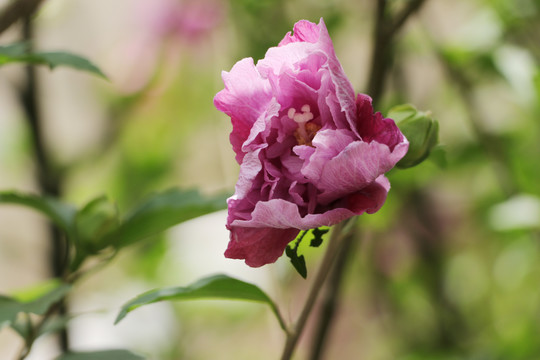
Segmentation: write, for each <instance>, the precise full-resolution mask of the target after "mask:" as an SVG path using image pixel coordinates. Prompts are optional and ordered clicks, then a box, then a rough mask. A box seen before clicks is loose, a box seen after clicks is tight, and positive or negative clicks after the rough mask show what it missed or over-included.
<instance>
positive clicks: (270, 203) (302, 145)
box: [214, 19, 408, 267]
mask: <svg viewBox="0 0 540 360" xmlns="http://www.w3.org/2000/svg"><path fill="white" fill-rule="evenodd" d="M222 76H223V81H224V83H225V89H224V90H222V91H220V92H219V93H218V94H217V95H216V97H215V99H214V104H215V106H216V107H217V108H218V109H219V110H221V111H223V112H225V113H226V114H227V115H229V116H230V117H231V121H232V125H233V130H232V133H231V135H230V140H231V143H232V146H233V149H234V151H235V152H236V160H237V161H238V163H240V175H239V179H238V183H237V184H236V193H235V194H234V195H233V196H232V197H231V198H229V199H228V208H229V216H228V219H227V228H228V229H229V230H230V242H229V246H228V248H227V250H226V252H225V256H226V257H229V258H233V259H245V261H246V264H248V265H249V266H253V267H258V266H262V265H265V264H268V263H272V262H274V261H276V260H277V259H278V258H279V257H280V256H281V255H282V254H283V251H284V249H285V247H286V246H287V244H288V243H289V242H290V241H292V240H294V239H295V237H296V236H297V235H298V233H299V231H300V230H305V229H312V228H316V227H319V226H323V225H324V226H330V225H334V224H336V223H338V222H340V221H342V220H345V219H347V218H350V217H352V216H354V215H359V214H362V213H364V212H367V213H374V212H376V211H377V210H379V208H380V207H381V206H382V205H383V203H384V201H385V200H386V196H387V193H388V190H389V189H390V183H389V181H388V180H387V178H386V177H385V176H384V173H386V172H387V171H389V170H390V169H391V168H392V167H393V166H394V165H395V164H396V163H397V162H398V161H399V160H400V159H401V158H402V157H403V156H404V155H405V154H406V152H407V149H408V142H407V139H405V137H404V136H403V134H402V133H401V132H400V131H399V129H398V128H397V126H396V125H395V123H394V121H393V120H391V119H385V118H383V116H382V115H381V114H380V113H376V114H374V113H373V108H372V105H371V98H370V97H369V96H367V95H362V94H359V95H358V96H356V97H355V94H354V90H353V88H352V85H351V83H350V82H349V80H348V79H347V77H346V76H345V74H344V72H343V69H342V67H341V64H340V63H339V61H338V59H337V57H336V55H335V53H334V47H333V44H332V41H331V39H330V36H329V35H328V31H327V29H326V26H325V24H324V22H323V20H322V19H321V20H320V22H319V24H318V25H317V24H314V23H311V22H309V21H305V20H302V21H299V22H298V23H296V24H295V26H294V32H293V34H291V33H288V34H287V35H285V37H284V38H283V40H282V41H281V42H280V43H279V45H278V46H277V47H273V48H270V49H269V50H268V52H267V53H266V56H265V58H264V59H262V60H260V61H259V62H258V63H257V65H256V66H255V65H254V63H253V59H251V58H246V59H243V60H241V61H239V62H238V63H236V64H235V65H234V67H233V68H232V70H231V71H230V72H223V74H222Z"/></svg>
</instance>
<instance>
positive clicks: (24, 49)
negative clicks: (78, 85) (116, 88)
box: [0, 43, 107, 79]
mask: <svg viewBox="0 0 540 360" xmlns="http://www.w3.org/2000/svg"><path fill="white" fill-rule="evenodd" d="M14 62H22V63H26V64H36V65H46V66H48V67H49V68H51V70H52V69H54V68H56V67H58V66H67V67H71V68H73V69H76V70H81V71H86V72H89V73H92V74H94V75H97V76H99V77H101V78H104V79H107V77H106V76H105V74H104V73H103V72H102V71H101V70H100V69H99V68H98V67H97V66H96V65H94V64H92V63H91V62H90V61H89V60H88V59H85V58H84V57H81V56H79V55H75V54H72V53H68V52H63V51H54V52H31V51H30V48H29V45H28V43H15V44H10V45H6V46H0V66H1V65H5V64H9V63H14Z"/></svg>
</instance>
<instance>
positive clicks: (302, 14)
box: [0, 0, 540, 360]
mask: <svg viewBox="0 0 540 360" xmlns="http://www.w3.org/2000/svg"><path fill="white" fill-rule="evenodd" d="M6 3H7V1H0V6H4V5H5V4H6ZM406 3H407V1H404V0H403V1H400V0H394V1H389V4H390V8H391V9H394V8H396V9H397V8H399V7H400V6H403V5H404V4H406ZM374 12H375V1H367V0H356V1H353V0H317V1H314V0H309V1H308V0H288V1H284V0H229V1H225V0H115V1H105V0H93V1H83V0H47V1H46V2H45V3H44V5H43V6H42V8H41V10H40V11H39V13H38V15H37V17H36V19H35V23H34V24H35V33H36V42H35V46H36V48H37V49H40V50H66V51H70V52H74V53H77V54H80V55H83V56H85V57H87V58H89V59H91V60H92V61H93V62H94V63H95V64H97V65H98V66H99V67H100V68H101V69H102V70H103V71H104V72H105V73H106V74H107V76H108V77H109V81H105V80H102V79H99V78H96V77H93V76H90V75H88V74H86V73H80V72H75V71H72V70H69V69H61V68H59V69H57V70H54V71H49V70H48V69H46V68H40V69H39V73H38V75H39V99H40V104H41V107H42V109H41V111H42V114H43V119H44V121H45V124H44V131H45V135H46V147H47V149H48V151H49V152H50V153H51V155H52V158H53V159H54V164H55V166H56V167H57V168H59V169H62V172H61V173H62V182H63V186H62V197H63V199H65V200H66V201H69V202H72V203H74V204H78V205H81V204H84V203H85V202H86V201H88V200H90V199H91V198H93V197H95V196H98V195H100V194H106V195H108V196H109V198H110V199H112V200H114V201H115V202H116V203H117V204H118V207H119V208H120V210H124V209H129V208H130V207H131V206H133V205H134V204H136V203H137V202H139V201H141V200H142V199H143V198H144V196H145V195H147V194H149V193H151V192H155V191H159V190H164V189H167V188H169V187H171V186H178V187H181V188H197V189H200V190H201V191H202V192H203V193H206V194H218V193H228V194H232V192H233V191H234V184H235V181H236V177H237V174H238V165H237V164H236V163H235V161H234V155H233V152H232V150H231V149H230V146H229V143H228V134H229V132H230V130H231V126H230V123H229V119H228V118H227V117H226V116H225V115H223V114H221V113H219V112H218V111H217V110H215V108H214V107H213V104H212V99H213V96H214V94H215V93H216V92H217V91H219V90H220V89H221V88H222V87H223V85H222V82H221V78H220V73H221V71H222V70H229V69H230V68H231V67H232V65H233V64H234V63H235V62H236V61H238V60H239V59H241V58H243V57H248V56H251V57H253V58H255V59H258V58H261V57H263V56H264V53H265V51H266V49H267V48H268V47H270V46H274V45H276V44H277V43H278V42H279V40H280V39H281V38H282V37H283V35H284V34H285V33H286V32H287V31H289V30H290V29H292V26H293V24H294V23H295V22H296V21H297V20H299V19H308V20H311V21H314V22H317V21H318V19H319V18H320V17H323V18H324V20H325V22H326V24H327V26H328V28H329V32H330V35H331V37H332V39H333V41H334V45H335V50H336V54H337V56H338V58H339V59H340V61H341V63H342V65H343V68H344V69H345V73H346V74H347V75H348V77H349V79H350V81H351V82H352V84H353V85H354V88H355V89H356V90H357V91H358V92H363V91H365V89H366V88H367V81H368V78H369V66H370V56H371V51H372V46H373V44H372V42H373V22H374ZM19 38H20V35H19V28H18V27H13V28H12V29H10V30H9V31H8V32H6V33H3V34H2V35H1V37H0V43H1V44H7V43H10V42H13V41H16V40H18V39H19ZM539 60H540V1H537V0H455V1H444V0H426V1H425V5H424V6H423V7H422V8H421V10H420V11H419V13H418V14H417V15H416V16H414V17H412V18H411V19H410V20H409V21H408V22H407V24H406V26H405V27H404V28H403V29H402V31H401V32H400V34H399V36H398V37H397V39H396V43H395V47H394V51H393V53H392V68H391V71H390V74H389V76H388V79H387V82H386V83H385V92H384V95H383V97H382V100H381V101H380V102H379V104H378V110H380V111H382V112H383V114H384V113H385V112H386V111H387V110H388V109H389V108H390V107H391V106H393V105H397V104H402V103H412V104H414V105H415V106H416V107H417V108H419V109H422V110H429V111H431V112H432V114H433V116H434V117H435V118H437V119H438V120H439V122H440V142H441V144H442V145H443V148H444V150H445V152H446V159H445V160H444V159H443V160H441V158H440V157H437V159H428V160H427V161H425V162H424V163H422V164H421V165H419V166H417V167H415V168H411V169H408V170H393V171H392V172H391V173H390V174H389V177H390V180H391V182H392V190H391V192H390V194H389V197H388V200H387V203H386V204H385V206H384V207H383V209H382V210H381V211H379V212H378V213H377V214H374V215H367V216H362V217H361V218H360V219H359V231H358V234H359V236H358V237H359V238H358V241H357V244H356V246H355V247H354V252H353V254H351V256H350V263H349V264H348V267H347V272H346V277H345V283H344V288H343V294H342V296H341V297H340V305H339V307H338V312H337V315H336V318H335V319H334V320H335V321H334V323H333V326H332V329H331V333H330V337H329V339H328V344H327V347H326V350H325V358H326V359H366V360H379V359H380V360H386V359H388V360H390V359H406V360H413V359H414V360H417V359H418V360H420V359H426V360H427V359H486V360H487V359H501V360H506V359H524V360H525V359H531V360H532V359H539V358H540V286H539V284H540V265H539V264H540V248H539V247H540V243H539V240H540V236H539V234H540V166H539V165H540V120H539V117H540V105H539V104H540V76H539V75H540V72H539V70H540V68H539ZM22 70H23V68H22V66H20V65H9V66H3V67H2V68H1V69H0V174H1V175H0V188H1V189H2V190H12V189H14V190H20V191H28V192H35V191H37V183H36V167H35V160H34V158H33V155H32V150H31V143H30V136H29V130H28V129H27V127H26V123H25V121H24V119H23V117H24V113H23V111H22V109H21V104H20V102H19V100H18V95H17V91H18V89H19V87H20V83H21V81H22V79H23V72H22ZM433 160H436V161H433ZM225 217H226V212H224V211H222V212H218V213H214V214H210V215H207V216H204V217H201V218H199V219H196V220H193V221H190V222H188V223H185V224H182V225H179V226H177V227H175V228H173V229H172V230H171V231H169V232H167V233H166V234H164V235H161V236H157V237H153V238H151V239H148V240H147V241H145V242H143V243H140V244H137V245H136V246H133V247H131V248H129V249H127V250H125V251H123V253H122V254H121V255H120V256H118V257H117V258H116V259H115V260H114V262H113V263H111V264H109V265H108V266H107V267H106V268H104V269H102V270H100V271H99V272H96V273H95V274H92V275H89V276H88V277H87V278H86V279H85V280H84V281H82V282H81V283H80V284H78V285H77V287H76V289H75V291H74V292H73V294H72V295H71V296H70V298H69V309H70V312H71V313H73V314H74V315H76V316H75V318H74V319H73V320H72V322H71V324H70V326H69V335H70V340H71V346H72V348H74V349H76V350H94V349H108V348H118V347H126V348H129V349H132V350H134V351H138V352H140V353H142V354H145V355H146V356H147V357H148V358H150V359H160V360H161V359H163V360H168V359H171V360H172V359H195V360H196V359H201V360H203V359H262V360H264V359H276V358H278V356H279V353H280V349H281V346H282V343H283V340H284V338H283V335H282V334H281V332H280V329H279V327H278V324H277V322H276V321H275V319H273V318H272V316H271V314H270V311H268V309H267V308H265V307H264V306H262V305H257V304H249V303H236V302H230V301H199V302H185V303H180V304H173V303H160V304H155V305H151V306H147V307H144V308H141V309H138V310H137V311H135V312H133V313H132V314H130V315H129V316H128V318H126V319H125V320H124V321H123V322H122V323H120V324H119V325H116V326H113V321H114V317H115V315H116V314H117V312H118V309H119V307H120V306H121V305H122V304H123V303H124V302H126V301H127V300H128V299H130V298H131V297H133V296H135V295H137V294H139V293H141V292H143V291H145V290H148V289H151V288H155V287H160V286H177V285H186V284H188V283H190V282H192V281H194V280H196V279H198V278H200V277H201V276H204V275H209V274H213V273H218V272H219V273H227V274H229V275H233V276H236V277H238V278H240V279H243V280H247V281H251V282H254V283H256V284H257V285H259V286H260V287H262V288H263V289H264V290H266V291H267V292H268V293H269V294H270V295H271V296H272V297H273V298H274V299H276V301H277V302H278V304H279V305H280V307H281V309H282V311H283V313H284V314H285V317H286V318H293V319H295V318H296V316H297V314H298V311H299V309H300V304H301V303H302V302H303V299H304V296H305V293H306V290H307V288H308V286H309V280H310V277H309V275H308V280H307V281H306V280H303V279H302V278H301V277H300V276H299V275H298V274H296V272H295V271H294V269H293V268H292V266H290V264H289V262H288V259H286V258H285V259H280V260H279V261H278V262H277V263H276V264H273V265H269V266H266V267H264V268H262V269H252V268H249V267H247V266H246V265H244V264H243V263H242V262H241V261H234V260H226V259H224V258H223V255H222V253H223V251H224V250H225V247H226V244H227V241H228V234H227V232H226V231H225V228H224V223H225ZM306 251H307V252H306V257H307V260H308V272H309V274H312V273H314V272H315V270H316V266H317V263H318V260H319V259H320V256H321V254H322V252H323V249H309V250H306ZM48 256H49V255H48V243H47V241H46V220H45V219H44V218H43V217H41V216H40V215H38V214H36V213H34V212H32V211H30V210H26V209H24V208H20V207H11V206H4V205H3V206H1V207H0V293H11V292H13V291H17V290H19V289H24V288H25V287H28V286H31V285H33V284H36V283H39V282H40V281H43V280H45V279H47V278H49V277H50V270H49V269H48V259H47V257H48ZM313 326H314V322H310V323H308V331H307V334H306V335H305V336H304V337H303V340H302V342H301V344H300V348H299V350H298V352H297V358H299V359H302V358H305V356H306V354H308V353H309V352H310V347H312V344H311V343H310V335H311V332H310V331H311V328H312V327H313ZM21 346H22V341H21V340H20V339H19V338H18V337H17V335H16V334H15V333H14V332H13V331H12V330H10V329H8V328H4V329H2V330H0V358H2V359H12V358H13V359H14V358H15V356H16V354H17V353H18V351H19V348H20V347H21ZM56 353H57V349H56V345H55V342H54V341H52V339H50V338H47V337H45V338H43V339H42V340H40V341H38V343H37V344H36V347H35V349H34V350H33V353H32V354H31V356H30V357H29V359H34V360H36V359H37V360H39V359H52V358H53V357H54V356H55V354H56Z"/></svg>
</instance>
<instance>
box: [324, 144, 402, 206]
mask: <svg viewBox="0 0 540 360" xmlns="http://www.w3.org/2000/svg"><path fill="white" fill-rule="evenodd" d="M396 161H397V160H396V159H394V157H393V156H392V154H391V152H390V149H389V148H388V146H386V145H384V144H379V143H378V142H375V141H373V142H371V143H366V142H363V141H356V142H353V143H350V144H349V145H347V147H346V148H345V149H344V150H343V151H342V152H340V153H339V155H337V156H336V157H334V158H333V159H331V160H330V161H328V162H326V164H325V165H324V167H323V169H322V173H321V177H320V178H319V180H318V182H317V183H316V186H317V188H319V190H321V191H322V194H321V195H320V196H319V201H320V202H321V203H323V204H325V203H328V202H331V201H333V200H335V199H336V198H339V197H340V196H343V195H346V194H349V193H354V192H356V191H358V190H361V189H363V188H364V187H366V186H367V185H369V184H371V183H372V182H373V181H375V179H377V178H378V177H379V176H380V175H382V174H384V173H385V172H387V171H388V170H390V169H391V168H392V167H393V166H394V165H395V162H396Z"/></svg>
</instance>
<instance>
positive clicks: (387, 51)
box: [368, 0, 425, 104]
mask: <svg viewBox="0 0 540 360" xmlns="http://www.w3.org/2000/svg"><path fill="white" fill-rule="evenodd" d="M424 3H425V0H411V1H410V2H409V3H408V4H407V6H406V7H405V8H403V9H402V10H401V12H399V13H398V14H397V15H396V16H395V18H394V19H392V18H390V17H389V16H388V14H387V12H388V9H387V2H386V0H377V9H376V14H375V31H374V36H373V38H374V42H373V52H372V55H371V67H370V79H369V83H368V94H369V95H370V96H371V98H372V99H373V103H374V104H376V103H377V102H378V101H379V100H380V97H381V95H382V91H383V88H384V82H385V79H386V75H387V73H388V69H389V68H390V64H391V55H392V51H391V50H392V47H393V40H394V37H395V36H396V34H397V33H398V31H399V30H400V29H401V28H402V27H403V25H404V24H405V23H406V21H407V19H408V18H409V17H410V16H411V15H413V14H414V13H415V12H417V11H418V10H420V7H421V6H422V5H423V4H424Z"/></svg>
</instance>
